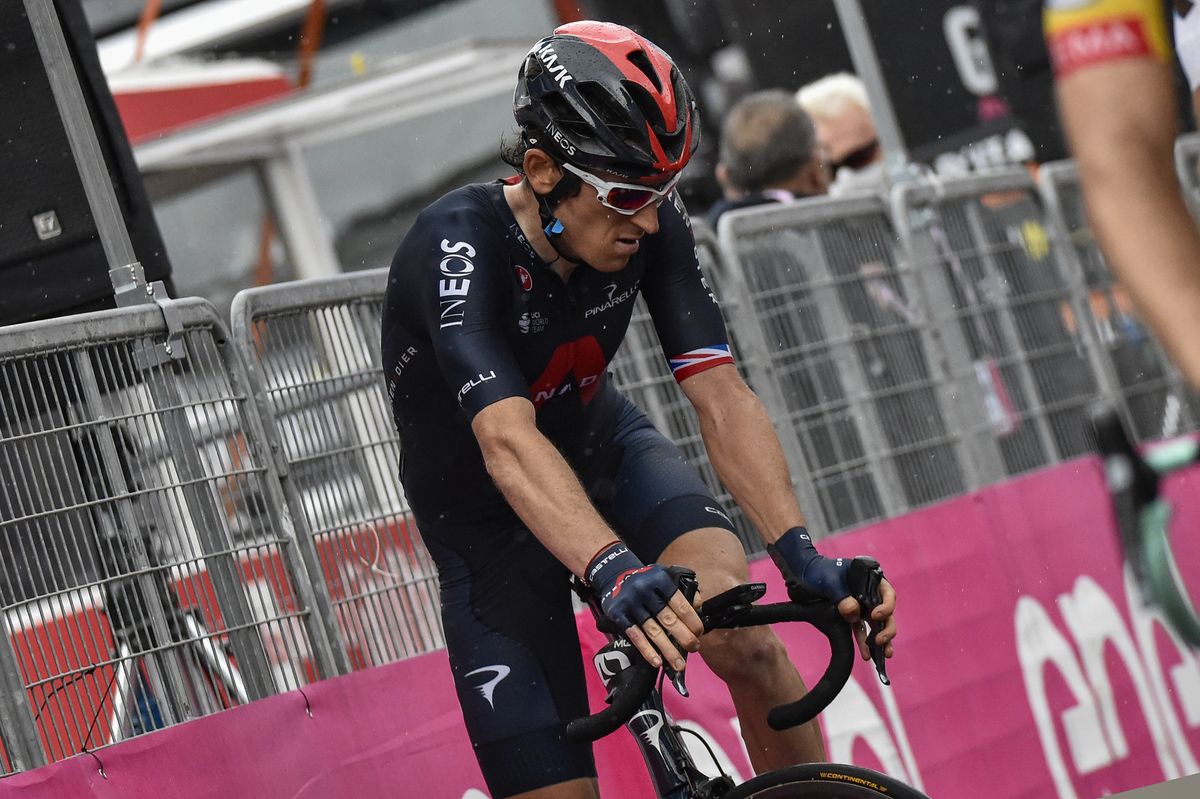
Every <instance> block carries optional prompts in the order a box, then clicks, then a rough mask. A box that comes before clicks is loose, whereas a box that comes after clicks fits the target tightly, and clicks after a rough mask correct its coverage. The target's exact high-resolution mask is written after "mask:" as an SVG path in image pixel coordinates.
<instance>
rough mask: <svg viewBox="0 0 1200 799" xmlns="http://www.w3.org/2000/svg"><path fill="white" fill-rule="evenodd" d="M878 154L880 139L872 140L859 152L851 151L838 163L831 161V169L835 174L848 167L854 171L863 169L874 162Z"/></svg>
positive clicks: (859, 149) (860, 148)
mask: <svg viewBox="0 0 1200 799" xmlns="http://www.w3.org/2000/svg"><path fill="white" fill-rule="evenodd" d="M878 154H879V139H871V141H869V142H867V143H866V144H864V145H863V146H862V147H859V148H858V149H857V150H851V151H850V152H848V153H846V154H845V155H843V156H842V157H841V158H839V159H838V160H837V161H830V162H829V169H830V170H831V171H833V172H835V173H836V172H837V171H838V170H839V169H841V168H842V167H848V168H849V169H854V170H858V169H862V168H863V167H864V166H866V165H867V164H869V163H871V162H872V161H874V160H875V157H876V156H877V155H878Z"/></svg>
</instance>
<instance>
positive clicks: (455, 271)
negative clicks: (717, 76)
mask: <svg viewBox="0 0 1200 799" xmlns="http://www.w3.org/2000/svg"><path fill="white" fill-rule="evenodd" d="M513 110H514V115H515V117H516V120H517V123H518V125H519V126H520V132H519V135H518V137H517V138H516V139H515V140H513V141H511V142H509V143H508V145H507V146H506V147H505V149H504V156H505V158H506V160H507V161H508V162H509V163H510V164H512V165H513V167H514V168H515V169H516V170H517V174H516V175H515V176H513V177H512V178H510V179H508V180H506V181H498V182H496V183H493V184H480V185H469V186H464V187H462V188H460V189H457V190H455V191H452V192H450V193H449V194H447V195H445V196H444V197H442V198H441V199H439V200H437V201H436V202H434V203H433V204H432V205H431V206H429V207H428V208H426V209H425V210H424V211H423V212H422V213H421V215H420V216H419V217H418V219H417V221H416V222H415V224H414V225H413V228H412V229H411V230H410V231H409V232H408V234H407V235H406V236H405V238H404V241H403V243H402V244H401V245H400V248H399V250H398V251H397V253H396V257H395V259H394V261H393V264H392V270H391V275H390V277H389V282H388V289H387V296H386V299H385V307H384V314H383V324H382V332H383V341H382V346H383V364H384V370H385V378H386V381H387V389H388V392H389V395H390V397H391V402H392V411H393V417H394V420H395V423H396V426H397V429H398V431H399V434H400V443H401V449H402V453H403V456H402V458H401V462H400V479H401V481H402V482H403V484H404V488H405V492H406V496H407V498H408V500H409V503H410V505H411V508H412V511H413V514H414V516H415V518H416V521H417V525H418V527H419V529H420V532H421V536H422V538H423V539H424V541H425V543H426V545H427V546H428V549H429V552H430V553H431V555H432V556H433V558H434V560H435V561H436V564H437V568H438V576H439V580H440V585H441V599H442V619H443V623H444V627H445V633H446V644H447V649H448V652H449V659H450V667H451V670H452V673H453V676H454V681H455V685H456V687H457V690H458V695H459V701H460V704H461V707H462V712H463V717H464V719H465V721H466V726H467V731H468V734H469V735H470V738H471V741H472V743H473V745H474V749H475V754H476V757H477V759H478V761H479V764H480V768H481V770H482V772H483V775H484V778H485V780H486V781H487V784H488V788H489V791H490V793H491V796H492V797H493V799H502V798H503V797H514V796H519V797H522V798H523V799H577V798H584V797H586V798H587V799H594V797H595V796H596V781H595V773H596V772H595V765H594V762H593V759H592V753H591V748H590V747H589V746H587V745H585V744H580V743H575V742H572V741H569V740H568V739H567V738H566V736H565V727H566V723H567V722H568V721H570V720H571V719H573V718H576V717H579V716H582V715H584V714H586V713H587V712H588V706H587V694H586V691H585V686H584V675H583V664H582V660H581V656H580V649H579V642H578V640H577V636H576V628H575V616H574V613H573V610H572V605H571V598H570V591H569V587H568V579H569V578H570V577H571V575H572V574H573V575H575V576H576V577H578V578H580V579H582V580H583V581H584V582H586V583H587V584H589V585H590V586H591V587H592V588H593V589H595V591H596V593H597V595H598V596H599V597H600V598H601V604H602V609H603V612H604V614H605V615H606V616H607V617H608V619H609V620H611V621H612V622H613V623H614V624H615V625H616V626H617V628H619V629H621V630H624V631H625V634H626V636H627V637H628V638H629V640H630V641H631V643H632V644H633V645H634V646H635V647H636V648H637V650H638V652H639V653H640V655H641V656H642V657H645V658H646V659H647V660H649V661H650V662H651V663H654V664H660V663H666V664H668V665H671V666H672V667H674V668H676V669H682V668H683V667H684V663H683V660H682V654H683V651H684V650H687V651H696V650H699V652H700V654H701V656H702V657H703V658H704V659H705V661H706V663H707V664H708V666H709V667H710V668H711V669H712V670H713V671H714V672H716V674H717V675H719V676H720V677H721V678H723V679H724V680H725V681H726V683H727V684H728V685H729V688H730V692H731V695H732V698H733V702H734V705H735V707H736V708H737V711H738V717H739V718H740V719H741V723H742V734H743V737H744V738H745V740H746V745H747V749H748V752H749V754H750V759H751V762H752V763H753V765H754V767H755V768H756V769H757V770H759V771H764V770H768V769H773V768H777V767H780V766H783V765H787V764H792V763H796V762H800V761H808V760H817V759H822V755H823V751H822V750H823V746H822V742H821V739H820V733H819V731H818V730H817V728H816V727H815V726H814V725H811V724H810V725H805V726H804V727H801V728H796V729H792V730H788V731H786V732H776V731H774V730H772V729H770V728H769V727H768V726H767V724H766V716H767V710H768V709H769V708H771V707H773V706H775V705H777V704H780V703H781V702H784V701H791V700H792V699H794V698H795V697H796V696H797V695H798V694H800V693H802V692H803V685H802V683H801V680H800V677H799V675H798V674H797V673H796V670H795V667H794V666H793V665H792V663H791V661H790V659H789V658H788V656H787V653H786V651H785V650H784V648H783V644H782V643H781V642H780V641H779V639H778V638H777V637H776V636H775V635H774V634H773V633H771V632H770V631H769V630H766V629H764V628H751V629H747V630H737V631H721V632H718V633H711V634H709V635H704V636H703V637H701V633H702V628H701V625H700V623H699V618H698V617H697V615H696V613H695V611H694V610H693V608H692V607H691V605H689V604H688V602H687V601H686V600H684V599H683V597H682V595H681V594H680V593H679V592H678V591H676V589H675V585H674V583H673V581H672V580H671V578H670V577H669V576H668V574H667V572H666V570H665V569H664V568H663V567H662V566H660V565H659V564H666V565H682V566H687V567H689V568H691V569H693V570H694V571H695V572H696V573H697V575H698V577H699V583H700V590H701V591H702V592H703V593H704V594H705V595H708V596H713V595H716V594H718V593H720V592H722V591H724V590H725V589H727V588H729V587H732V586H733V585H736V584H739V583H743V582H745V581H746V580H747V579H748V570H747V564H746V557H745V554H744V552H743V549H742V546H741V543H740V541H739V539H738V538H737V537H736V536H735V535H734V533H733V524H732V523H731V522H730V520H729V517H728V516H727V515H726V512H725V510H724V509H723V508H722V507H721V505H720V503H718V502H717V501H716V500H715V499H714V497H713V495H712V492H711V491H710V489H709V488H708V487H707V486H706V485H705V484H704V482H703V481H702V480H701V479H700V476H699V474H698V473H697V472H696V471H695V470H694V469H693V468H692V467H690V466H689V465H688V464H687V463H686V462H685V459H684V457H683V455H682V453H681V452H680V451H679V449H677V448H676V447H675V445H674V444H672V443H671V442H670V441H669V440H668V439H666V438H665V437H664V436H663V435H662V434H660V433H659V432H658V431H656V430H655V429H654V427H653V426H652V425H651V423H650V421H649V420H648V419H647V418H646V416H645V415H644V414H643V413H642V412H641V411H640V410H639V409H638V408H637V407H636V406H634V405H633V404H632V403H631V402H630V401H629V400H628V399H626V398H625V397H624V395H622V394H621V393H620V392H619V391H618V390H617V389H616V388H615V387H614V386H613V385H612V383H611V382H610V381H609V378H608V376H607V374H606V368H607V366H608V363H609V361H611V360H612V358H613V356H614V355H615V354H616V351H617V348H618V347H619V346H620V344H621V340H622V339H623V338H624V335H625V331H626V329H627V328H628V326H629V322H630V317H631V314H632V311H633V305H634V300H635V299H636V297H637V296H638V294H639V293H640V294H641V295H642V296H643V297H644V298H645V300H646V305H647V306H648V307H649V309H650V313H651V315H652V316H653V319H654V323H655V325H656V328H657V331H658V336H659V339H660V340H661V342H662V348H663V353H664V355H665V356H666V360H667V363H668V364H669V366H670V369H671V371H672V373H673V374H674V377H675V379H676V380H677V381H678V382H679V385H680V387H681V389H682V391H683V393H684V394H685V395H686V396H687V397H688V399H689V400H690V401H691V404H692V405H693V407H694V408H695V410H696V411H697V414H698V415H699V418H700V427H701V430H702V432H703V438H704V443H705V447H706V449H707V452H708V455H709V459H710V461H711V462H712V464H713V465H714V467H715V468H716V471H717V473H718V474H719V475H720V477H721V479H722V480H723V481H724V482H725V484H726V485H727V486H728V487H729V489H730V491H731V493H732V494H733V496H734V498H735V500H736V501H737V502H738V504H739V505H740V506H741V507H742V509H743V510H744V511H745V513H746V514H747V516H748V517H749V518H750V519H751V520H752V521H753V522H754V523H755V525H756V527H757V528H758V530H759V532H760V533H761V535H762V537H763V539H764V540H765V541H766V542H767V543H768V545H769V546H770V547H771V549H772V550H773V552H774V553H775V554H776V556H777V558H778V561H777V562H779V563H780V564H781V568H783V569H785V570H787V571H788V573H790V574H793V575H794V576H795V578H796V579H797V580H798V581H799V582H800V583H801V584H802V585H804V586H806V587H807V588H808V589H809V590H810V591H812V592H813V593H815V594H818V595H820V596H824V597H828V598H831V599H833V600H835V601H838V602H839V605H838V607H839V610H841V612H842V614H843V616H844V617H845V618H846V619H847V622H848V623H852V624H855V629H856V632H857V633H859V644H860V650H861V652H862V655H863V657H864V658H865V657H867V648H866V643H865V634H862V630H861V625H858V624H856V622H857V621H858V614H859V608H858V605H857V603H856V602H855V600H854V599H853V598H851V597H850V596H849V592H848V591H847V590H846V585H845V571H846V569H847V568H848V567H849V563H848V562H843V561H841V560H834V559H830V558H825V557H823V556H821V555H820V554H819V553H818V552H817V550H816V549H815V548H814V547H813V545H812V541H811V539H810V538H809V535H808V532H807V530H806V529H805V527H804V524H805V523H804V517H803V515H802V514H801V511H800V508H799V505H798V503H797V502H796V499H795V496H794V494H793V491H792V485H791V478H790V476H789V475H788V470H787V466H786V464H785V461H784V458H783V453H782V450H781V448H780V446H779V442H778V440H777V439H776V436H775V430H774V428H773V427H772V424H771V421H770V419H769V418H768V417H767V415H766V412H765V411H764V409H763V406H762V404H761V403H760V402H759V400H758V398H757V397H756V396H755V395H754V394H753V393H752V392H751V391H750V390H749V389H748V388H747V387H746V385H745V383H743V382H742V379H741V377H740V376H739V375H738V371H737V369H736V367H735V366H734V362H733V357H732V355H731V353H730V351H729V346H728V339H727V337H726V332H725V327H724V324H723V321H722V317H721V312H720V309H719V307H718V305H717V301H716V299H715V298H714V297H713V296H712V294H711V292H710V291H709V289H708V286H707V285H706V284H705V282H704V278H703V276H702V275H701V273H700V268H699V264H698V262H697V258H696V251H695V241H694V239H693V236H692V233H691V229H690V223H689V222H688V218H687V214H686V213H685V212H684V209H683V205H682V203H681V202H680V200H679V196H678V193H677V192H675V191H674V187H675V184H676V182H677V181H678V179H679V174H680V172H681V171H682V170H683V168H684V167H685V166H686V165H687V163H688V160H689V159H690V158H691V156H692V153H693V152H694V150H695V148H696V145H697V140H698V136H699V127H698V117H697V110H696V105H695V102H694V100H693V99H692V94H691V91H690V90H689V89H688V87H687V84H686V83H685V82H684V80H683V78H682V77H681V76H680V74H679V71H678V69H676V67H675V64H674V63H673V62H672V61H671V59H670V57H669V56H667V54H666V53H664V52H663V51H662V50H660V49H658V48H657V47H656V46H655V45H653V44H652V43H650V42H649V41H647V40H646V39H645V38H643V37H641V36H639V35H638V34H636V33H634V32H633V31H631V30H629V29H627V28H623V27H621V26H618V25H612V24H608V23H600V22H577V23H571V24H569V25H564V26H562V27H560V28H559V29H557V30H556V31H555V32H554V33H553V34H552V35H551V36H548V37H546V38H544V39H542V40H541V41H539V42H538V43H537V44H535V45H534V47H533V49H532V50H530V51H529V53H528V54H527V55H526V57H525V58H524V60H523V62H522V65H521V68H520V71H519V73H518V76H517V87H516V93H515V97H514V109H513ZM882 593H883V599H884V601H883V604H882V605H880V606H879V607H877V608H876V609H875V610H874V611H873V612H872V613H873V617H874V618H875V619H876V620H879V621H885V627H884V629H883V631H882V632H881V633H880V634H879V636H878V638H877V640H878V641H879V642H880V643H882V644H884V649H885V654H887V655H889V656H890V654H891V651H892V644H891V643H890V642H891V639H892V638H893V637H894V636H895V622H894V620H893V618H892V613H893V611H894V608H895V593H894V592H893V590H892V588H891V586H890V585H887V584H886V583H885V585H884V586H883V589H882Z"/></svg>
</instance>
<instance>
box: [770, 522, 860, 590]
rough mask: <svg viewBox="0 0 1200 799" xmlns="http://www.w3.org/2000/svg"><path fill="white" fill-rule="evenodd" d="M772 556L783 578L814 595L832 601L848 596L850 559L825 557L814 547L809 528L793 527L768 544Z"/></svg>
mask: <svg viewBox="0 0 1200 799" xmlns="http://www.w3.org/2000/svg"><path fill="white" fill-rule="evenodd" d="M767 551H768V552H770V553H771V559H772V560H774V561H775V565H776V566H778V567H779V571H781V572H783V576H784V579H786V580H788V581H789V582H795V583H796V584H797V585H799V586H800V587H801V588H802V589H803V590H805V591H807V592H808V593H810V594H812V595H814V596H820V597H824V598H825V599H828V600H830V601H832V602H834V603H837V602H841V601H842V600H843V599H845V598H846V597H848V596H850V593H851V592H850V588H849V586H848V585H847V584H846V575H847V573H848V572H849V571H850V563H851V561H850V559H849V558H827V557H825V556H824V555H822V554H821V553H820V552H818V551H817V548H816V547H814V546H813V542H812V539H811V538H809V536H808V530H806V529H805V528H803V527H793V528H792V529H790V530H788V531H787V532H786V533H784V534H783V535H782V536H780V537H779V540H778V541H776V542H775V543H774V544H769V545H768V546H767Z"/></svg>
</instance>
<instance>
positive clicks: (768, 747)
mask: <svg viewBox="0 0 1200 799" xmlns="http://www.w3.org/2000/svg"><path fill="white" fill-rule="evenodd" d="M658 562H659V563H661V564H663V565H678V566H687V567H688V568H690V569H693V570H694V571H695V572H696V575H697V577H698V579H699V581H700V592H701V594H702V596H709V597H711V596H716V595H717V594H719V593H721V592H722V591H724V590H725V589H727V588H732V587H733V586H735V585H739V584H741V583H745V582H748V581H749V572H748V569H747V565H746V556H745V554H744V552H743V550H742V545H741V543H740V542H739V541H738V540H737V538H736V537H735V536H734V535H733V534H732V533H730V532H729V531H728V530H723V529H720V528H715V527H706V528H702V529H699V530H693V531H691V532H690V533H685V534H684V535H682V536H680V537H679V538H677V539H675V540H674V541H672V542H671V544H669V545H668V546H667V548H666V549H665V550H664V551H663V553H662V555H660V556H659V558H658ZM700 655H701V656H702V657H703V658H704V662H705V663H707V664H708V667H709V668H711V669H712V670H713V672H714V673H716V675H717V676H718V677H720V678H721V679H722V680H724V681H725V683H726V684H727V685H728V686H729V694H730V696H731V697H732V698H733V704H734V707H735V708H736V709H737V714H738V720H739V721H740V722H741V726H742V738H743V739H744V740H745V741H746V751H747V752H748V753H749V755H750V763H751V765H753V766H754V770H755V771H756V772H757V773H759V774H761V773H763V772H764V771H769V770H771V769H777V768H783V767H785V766H791V765H794V764H796V763H804V762H814V761H820V760H824V759H825V745H824V743H823V742H822V740H821V733H820V729H819V728H818V727H817V724H816V722H815V721H814V722H809V723H808V724H805V725H803V726H801V727H796V728H793V729H791V730H786V731H784V732H777V731H775V730H772V729H771V728H770V727H769V726H768V725H767V713H768V712H769V711H770V710H771V708H773V707H775V706H777V705H781V704H783V703H785V702H793V701H795V700H796V699H798V698H800V697H801V696H802V695H803V694H804V692H805V688H804V682H803V681H802V680H801V679H800V674H799V673H798V672H797V671H796V667H795V665H794V664H793V663H792V661H791V659H790V658H789V657H788V654H787V650H786V649H785V648H784V646H783V642H781V641H780V640H779V638H778V637H777V636H776V635H775V634H774V633H773V632H771V630H770V628H769V627H751V628H748V629H744V630H718V631H716V632H712V633H709V634H708V635H706V636H704V637H703V638H702V639H700Z"/></svg>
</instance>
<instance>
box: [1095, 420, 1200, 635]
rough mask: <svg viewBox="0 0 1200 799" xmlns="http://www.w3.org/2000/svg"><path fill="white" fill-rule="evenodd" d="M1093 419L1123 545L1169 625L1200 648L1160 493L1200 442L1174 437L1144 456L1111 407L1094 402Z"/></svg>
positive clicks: (1197, 622) (1199, 622) (1198, 624)
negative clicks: (1168, 476)
mask: <svg viewBox="0 0 1200 799" xmlns="http://www.w3.org/2000/svg"><path fill="white" fill-rule="evenodd" d="M1090 417H1091V423H1092V428H1093V430H1094V431H1095V434H1096V443H1097V447H1098V449H1099V451H1100V454H1101V455H1102V456H1103V458H1104V477H1105V481H1106V482H1107V484H1108V489H1109V491H1110V492H1111V493H1112V499H1113V510H1114V512H1115V515H1116V520H1117V530H1118V533H1119V535H1120V541H1121V548H1122V549H1123V550H1124V552H1125V557H1126V559H1127V560H1128V561H1129V566H1130V568H1131V569H1132V570H1133V575H1134V578H1135V579H1136V580H1137V583H1138V587H1139V588H1140V589H1141V592H1142V596H1143V597H1145V599H1146V601H1147V602H1148V603H1150V604H1153V605H1156V606H1157V607H1159V608H1160V609H1161V610H1162V611H1163V614H1164V616H1165V617H1166V621H1167V624H1168V625H1169V626H1170V627H1171V629H1173V630H1174V631H1175V632H1176V633H1177V634H1178V635H1179V637H1180V638H1182V639H1183V640H1184V641H1186V642H1187V643H1188V644H1189V645H1190V646H1192V647H1196V648H1200V615H1198V614H1197V612H1196V608H1195V607H1194V606H1193V605H1192V602H1191V600H1190V599H1189V598H1188V594H1187V590H1186V588H1185V587H1184V585H1183V580H1182V578H1181V577H1180V574H1179V570H1178V568H1177V567H1176V565H1175V557H1174V555H1173V554H1172V552H1171V542H1170V536H1169V532H1168V526H1169V523H1170V520H1171V504H1170V502H1168V501H1167V500H1166V498H1164V497H1163V496H1161V495H1160V493H1159V488H1160V486H1161V484H1162V481H1163V478H1165V477H1166V476H1167V475H1169V474H1171V473H1172V472H1176V471H1179V470H1180V469H1185V468H1187V467H1189V466H1193V465H1195V464H1196V463H1197V462H1198V460H1200V442H1198V441H1197V440H1195V439H1190V438H1180V439H1175V440H1174V441H1167V442H1164V443H1161V444H1156V445H1154V446H1152V447H1148V448H1146V450H1145V454H1144V455H1142V454H1139V453H1138V451H1137V449H1135V448H1134V446H1133V441H1132V440H1131V439H1130V437H1129V432H1128V431H1127V430H1126V428H1125V425H1124V423H1123V422H1122V421H1121V417H1120V416H1119V415H1118V414H1117V412H1116V410H1115V409H1113V408H1112V407H1111V406H1108V405H1098V406H1095V407H1094V408H1092V410H1091V412H1090Z"/></svg>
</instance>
